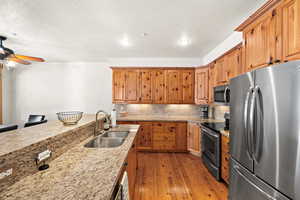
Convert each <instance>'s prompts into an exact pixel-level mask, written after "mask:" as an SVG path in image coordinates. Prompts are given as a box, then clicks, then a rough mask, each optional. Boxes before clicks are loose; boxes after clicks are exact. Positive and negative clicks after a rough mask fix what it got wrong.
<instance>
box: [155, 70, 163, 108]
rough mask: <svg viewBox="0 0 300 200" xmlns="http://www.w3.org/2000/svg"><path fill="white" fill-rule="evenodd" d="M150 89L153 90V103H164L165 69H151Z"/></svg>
mask: <svg viewBox="0 0 300 200" xmlns="http://www.w3.org/2000/svg"><path fill="white" fill-rule="evenodd" d="M152 79H153V80H152V91H153V97H152V98H153V103H155V104H163V103H165V93H166V87H165V71H164V70H154V71H152Z"/></svg>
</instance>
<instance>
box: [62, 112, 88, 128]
mask: <svg viewBox="0 0 300 200" xmlns="http://www.w3.org/2000/svg"><path fill="white" fill-rule="evenodd" d="M56 114H57V117H58V119H59V121H61V122H62V123H63V124H64V125H75V124H77V122H79V120H80V119H81V118H82V114H83V112H80V111H70V112H58V113H56Z"/></svg>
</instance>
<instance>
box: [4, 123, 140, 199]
mask: <svg viewBox="0 0 300 200" xmlns="http://www.w3.org/2000/svg"><path fill="white" fill-rule="evenodd" d="M138 128H139V126H138V125H120V126H119V128H116V129H115V130H118V131H121V130H124V131H125V130H126V131H127V130H128V131H130V133H129V135H128V137H127V138H126V140H125V142H124V143H123V144H122V145H121V146H119V147H116V148H85V147H84V144H86V143H87V142H88V141H89V140H91V139H92V138H93V137H90V138H88V139H86V140H85V141H84V142H82V143H80V144H78V145H76V146H75V147H73V148H71V149H69V150H68V151H67V152H65V153H64V154H62V155H61V156H60V157H58V158H56V159H55V160H53V161H52V162H50V168H49V169H48V170H46V171H40V172H38V173H36V174H34V175H31V176H28V177H26V178H24V179H22V180H20V181H19V182H17V183H15V184H14V185H12V186H10V187H9V188H8V189H7V190H5V191H4V192H2V193H0V199H6V200H16V199H18V200H19V199H20V200H21V199H22V200H23V199H30V200H37V199H39V200H60V199H63V200H71V199H72V200H75V199H76V200H81V199H82V200H83V199H84V200H90V199H93V200H94V199H97V200H109V199H110V197H111V194H112V191H113V188H114V186H115V184H116V183H117V180H118V176H119V175H120V172H121V169H122V167H123V164H124V161H125V159H126V157H127V153H128V151H129V149H130V147H131V145H132V143H133V141H134V138H135V136H136V133H137V131H138Z"/></svg>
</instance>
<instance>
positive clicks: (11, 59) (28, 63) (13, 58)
mask: <svg viewBox="0 0 300 200" xmlns="http://www.w3.org/2000/svg"><path fill="white" fill-rule="evenodd" d="M7 60H9V61H13V62H17V63H20V64H23V65H30V64H31V63H30V62H28V61H26V60H22V59H19V58H17V57H9V58H7Z"/></svg>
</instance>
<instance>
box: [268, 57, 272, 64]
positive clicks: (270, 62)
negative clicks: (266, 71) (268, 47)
mask: <svg viewBox="0 0 300 200" xmlns="http://www.w3.org/2000/svg"><path fill="white" fill-rule="evenodd" d="M268 64H269V65H272V64H273V57H272V56H271V57H270V61H269V63H268Z"/></svg>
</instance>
